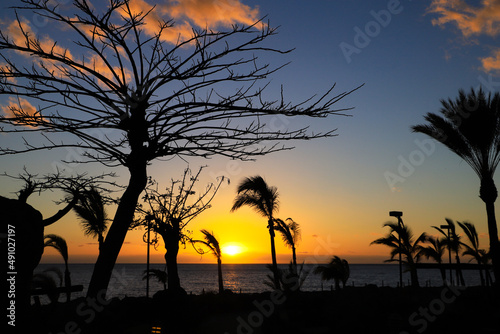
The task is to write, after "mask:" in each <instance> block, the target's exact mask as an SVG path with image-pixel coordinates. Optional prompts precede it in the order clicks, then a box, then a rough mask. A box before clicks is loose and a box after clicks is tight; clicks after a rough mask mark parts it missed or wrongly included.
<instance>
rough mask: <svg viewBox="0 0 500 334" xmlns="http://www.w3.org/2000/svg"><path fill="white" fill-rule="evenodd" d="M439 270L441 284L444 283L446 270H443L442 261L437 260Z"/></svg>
mask: <svg viewBox="0 0 500 334" xmlns="http://www.w3.org/2000/svg"><path fill="white" fill-rule="evenodd" d="M438 265H439V272H440V273H441V279H442V280H443V286H445V285H446V270H444V267H443V263H442V262H438Z"/></svg>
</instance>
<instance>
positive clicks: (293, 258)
mask: <svg viewBox="0 0 500 334" xmlns="http://www.w3.org/2000/svg"><path fill="white" fill-rule="evenodd" d="M292 261H293V267H294V268H295V271H297V254H296V250H295V245H292Z"/></svg>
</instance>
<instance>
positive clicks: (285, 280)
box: [264, 261, 309, 294]
mask: <svg viewBox="0 0 500 334" xmlns="http://www.w3.org/2000/svg"><path fill="white" fill-rule="evenodd" d="M266 268H267V269H269V270H271V272H272V273H273V275H272V276H271V275H266V277H267V280H266V281H264V284H265V285H267V286H268V287H270V288H272V289H273V290H281V291H283V292H284V293H285V294H291V293H297V292H299V291H300V289H301V288H302V285H304V282H305V280H306V278H307V276H308V275H309V271H308V270H306V269H304V262H302V264H301V265H300V266H299V267H297V266H295V265H294V264H293V262H291V261H290V263H289V264H288V268H283V269H281V268H279V269H278V277H279V282H280V285H279V286H276V285H275V283H274V271H273V266H272V265H269V264H268V265H266Z"/></svg>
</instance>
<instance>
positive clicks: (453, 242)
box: [432, 218, 465, 286]
mask: <svg viewBox="0 0 500 334" xmlns="http://www.w3.org/2000/svg"><path fill="white" fill-rule="evenodd" d="M445 220H446V223H447V224H448V230H449V232H450V234H449V235H448V234H447V233H446V232H445V231H443V230H442V229H441V228H440V227H437V226H432V228H434V229H436V230H437V231H439V233H441V234H442V235H443V236H444V237H445V238H446V239H445V245H446V247H448V249H450V251H451V252H453V253H455V262H456V266H457V269H456V270H455V275H456V279H457V283H459V284H461V285H463V286H465V280H464V275H463V274H462V268H461V266H460V249H461V248H462V242H461V241H460V239H461V237H460V236H459V235H458V234H457V230H456V227H455V223H453V220H451V219H449V218H445Z"/></svg>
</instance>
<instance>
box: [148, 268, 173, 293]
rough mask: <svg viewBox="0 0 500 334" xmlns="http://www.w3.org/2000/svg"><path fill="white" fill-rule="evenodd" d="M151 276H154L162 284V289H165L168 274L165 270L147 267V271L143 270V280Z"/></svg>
mask: <svg viewBox="0 0 500 334" xmlns="http://www.w3.org/2000/svg"><path fill="white" fill-rule="evenodd" d="M152 277H154V278H156V280H157V281H158V282H159V283H161V284H162V285H163V290H167V281H168V274H167V272H166V271H165V270H161V269H154V268H153V269H149V271H148V270H147V269H146V270H144V276H143V277H142V279H143V280H145V279H148V278H152Z"/></svg>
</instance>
